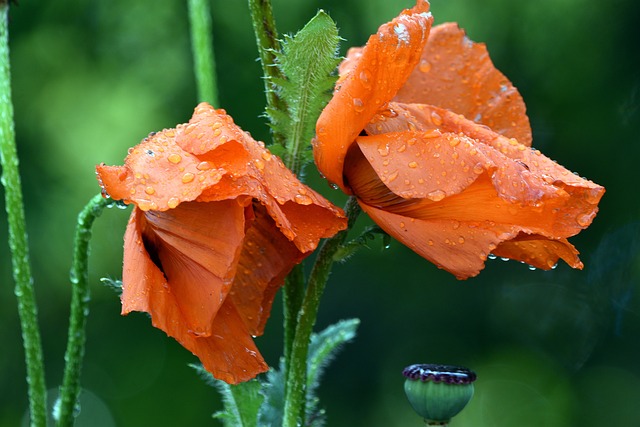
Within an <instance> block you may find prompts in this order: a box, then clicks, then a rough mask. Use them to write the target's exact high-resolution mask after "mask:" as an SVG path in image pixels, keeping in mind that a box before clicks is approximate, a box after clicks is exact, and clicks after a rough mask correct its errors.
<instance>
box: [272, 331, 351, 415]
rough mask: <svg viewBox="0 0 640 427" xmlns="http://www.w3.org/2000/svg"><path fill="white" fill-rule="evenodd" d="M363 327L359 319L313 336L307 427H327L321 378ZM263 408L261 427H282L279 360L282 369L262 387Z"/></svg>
mask: <svg viewBox="0 0 640 427" xmlns="http://www.w3.org/2000/svg"><path fill="white" fill-rule="evenodd" d="M359 324H360V320H358V319H350V320H342V321H340V322H338V323H336V324H334V325H331V326H329V327H328V328H326V329H325V330H323V331H322V332H320V333H318V334H313V335H312V336H311V343H310V345H309V356H308V359H307V396H306V411H305V412H306V414H307V425H308V426H313V427H320V426H323V425H324V410H322V409H319V408H318V407H319V399H318V397H317V395H316V391H317V389H318V386H319V385H320V378H321V377H322V374H323V373H324V370H325V369H326V367H327V365H328V364H329V363H330V362H331V361H332V360H333V359H334V358H335V356H336V355H337V353H338V351H339V350H340V349H341V348H342V345H343V344H345V343H347V342H349V341H351V340H352V339H353V338H354V337H355V335H356V329H357V328H358V325H359ZM263 392H264V395H265V400H264V404H263V405H262V408H261V409H260V425H261V426H272V427H277V426H281V425H282V416H283V413H282V410H283V408H284V361H283V360H282V359H281V360H280V366H279V369H272V370H270V371H269V372H268V373H267V377H266V383H265V384H264V385H263Z"/></svg>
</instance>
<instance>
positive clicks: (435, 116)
mask: <svg viewBox="0 0 640 427" xmlns="http://www.w3.org/2000/svg"><path fill="white" fill-rule="evenodd" d="M431 123H433V124H434V125H436V126H440V125H442V117H440V114H438V113H436V112H435V111H432V112H431Z"/></svg>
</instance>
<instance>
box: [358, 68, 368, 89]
mask: <svg viewBox="0 0 640 427" xmlns="http://www.w3.org/2000/svg"><path fill="white" fill-rule="evenodd" d="M358 77H360V81H361V82H362V85H363V86H364V87H365V88H367V89H369V88H370V87H371V73H370V72H369V71H368V70H362V71H360V75H359V76H358Z"/></svg>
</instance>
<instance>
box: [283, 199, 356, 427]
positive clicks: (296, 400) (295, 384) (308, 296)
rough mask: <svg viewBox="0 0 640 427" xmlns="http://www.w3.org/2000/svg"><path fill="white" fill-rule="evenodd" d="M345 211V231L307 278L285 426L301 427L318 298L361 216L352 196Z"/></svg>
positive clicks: (321, 255)
mask: <svg viewBox="0 0 640 427" xmlns="http://www.w3.org/2000/svg"><path fill="white" fill-rule="evenodd" d="M345 212H346V214H347V218H348V226H347V229H346V230H343V231H341V232H339V233H338V234H336V235H335V236H333V237H332V238H331V239H328V240H325V241H324V242H323V243H322V247H321V248H320V251H319V253H318V257H317V258H316V262H315V263H314V265H313V269H312V270H311V273H310V275H309V284H308V286H307V290H306V293H305V296H304V300H303V301H302V306H301V308H300V311H299V314H298V326H297V328H296V333H295V338H294V340H293V345H292V347H291V362H290V367H289V372H288V375H287V381H286V383H287V393H286V396H285V407H284V420H283V426H284V427H296V426H300V425H304V418H305V414H304V407H305V401H306V385H307V355H308V353H309V340H310V338H311V332H312V331H313V326H314V325H315V322H316V317H317V314H318V307H319V305H320V299H321V296H322V293H323V292H324V288H325V285H326V283H327V280H328V278H329V273H330V272H331V266H332V265H333V261H334V255H335V254H336V252H337V251H338V249H340V247H341V245H342V243H344V240H345V238H346V237H347V234H348V233H349V230H350V229H351V227H352V226H353V223H354V222H355V220H356V218H357V217H358V215H359V214H360V206H359V205H358V202H357V201H356V198H355V197H350V198H349V200H348V201H347V204H346V206H345Z"/></svg>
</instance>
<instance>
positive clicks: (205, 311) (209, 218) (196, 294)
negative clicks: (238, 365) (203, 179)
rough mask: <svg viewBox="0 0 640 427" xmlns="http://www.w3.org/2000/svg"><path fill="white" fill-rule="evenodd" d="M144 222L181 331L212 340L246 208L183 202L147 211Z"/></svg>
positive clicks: (239, 243) (236, 256) (239, 245)
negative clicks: (177, 309)
mask: <svg viewBox="0 0 640 427" xmlns="http://www.w3.org/2000/svg"><path fill="white" fill-rule="evenodd" d="M245 199H246V198H245ZM246 202H249V199H246ZM144 220H145V221H144V223H143V231H142V234H143V239H144V241H145V242H146V246H147V250H148V251H149V252H150V253H151V254H152V256H155V257H157V259H158V262H159V267H160V269H161V270H162V272H163V273H164V274H165V276H166V277H167V280H168V283H169V287H170V290H171V292H172V293H173V294H174V295H175V298H176V301H178V302H179V305H180V309H181V310H182V315H183V318H184V320H185V323H186V324H185V327H186V328H188V329H189V330H190V331H191V332H192V333H193V334H195V335H199V336H209V335H211V325H212V321H213V318H214V317H215V316H216V314H217V312H218V309H219V308H220V306H221V305H222V303H223V302H224V300H225V298H226V297H227V294H228V293H229V290H230V288H231V284H232V282H233V278H234V276H235V273H236V268H237V265H238V260H239V258H240V250H241V248H242V242H243V239H244V230H245V222H244V206H243V205H242V204H241V203H239V202H238V201H236V200H225V201H220V202H209V203H197V202H187V203H183V204H181V205H180V206H178V207H177V208H176V209H171V210H169V211H165V212H160V211H149V212H146V213H145V215H144Z"/></svg>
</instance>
